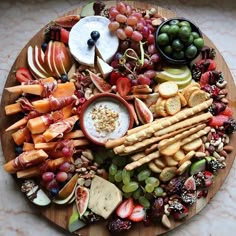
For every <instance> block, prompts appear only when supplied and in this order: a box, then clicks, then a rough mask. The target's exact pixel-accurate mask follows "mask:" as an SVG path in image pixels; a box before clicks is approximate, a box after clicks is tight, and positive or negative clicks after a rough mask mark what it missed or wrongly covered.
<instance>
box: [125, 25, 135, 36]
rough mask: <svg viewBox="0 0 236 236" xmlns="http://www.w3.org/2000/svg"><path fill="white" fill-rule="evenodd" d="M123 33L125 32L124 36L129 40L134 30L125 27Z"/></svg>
mask: <svg viewBox="0 0 236 236" xmlns="http://www.w3.org/2000/svg"><path fill="white" fill-rule="evenodd" d="M124 31H125V34H126V36H127V37H128V38H130V37H131V36H132V34H133V31H134V30H133V28H132V27H131V26H126V27H125V29H124Z"/></svg>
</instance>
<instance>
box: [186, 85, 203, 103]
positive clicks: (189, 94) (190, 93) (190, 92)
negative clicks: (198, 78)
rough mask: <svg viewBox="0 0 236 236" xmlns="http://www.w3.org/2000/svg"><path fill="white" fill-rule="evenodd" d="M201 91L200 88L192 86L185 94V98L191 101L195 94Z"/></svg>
mask: <svg viewBox="0 0 236 236" xmlns="http://www.w3.org/2000/svg"><path fill="white" fill-rule="evenodd" d="M199 90H200V88H198V87H195V86H192V87H190V88H188V89H187V90H186V92H185V94H184V97H185V99H186V101H188V100H189V97H190V96H191V95H192V94H193V92H195V91H199Z"/></svg>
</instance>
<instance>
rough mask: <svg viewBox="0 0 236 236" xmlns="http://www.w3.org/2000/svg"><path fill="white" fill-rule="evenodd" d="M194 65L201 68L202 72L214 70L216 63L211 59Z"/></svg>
mask: <svg viewBox="0 0 236 236" xmlns="http://www.w3.org/2000/svg"><path fill="white" fill-rule="evenodd" d="M196 65H197V66H202V68H203V72H205V71H210V70H215V69H216V63H215V61H213V60H212V59H202V60H200V61H198V62H197V63H196Z"/></svg>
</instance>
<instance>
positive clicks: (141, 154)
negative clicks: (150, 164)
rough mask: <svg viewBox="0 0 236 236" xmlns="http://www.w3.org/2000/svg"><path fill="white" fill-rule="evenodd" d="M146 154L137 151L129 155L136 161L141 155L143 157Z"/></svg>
mask: <svg viewBox="0 0 236 236" xmlns="http://www.w3.org/2000/svg"><path fill="white" fill-rule="evenodd" d="M145 156H146V154H145V153H144V152H138V153H136V154H134V155H133V156H131V157H130V158H131V159H132V160H133V161H137V160H139V159H141V158H143V157H145Z"/></svg>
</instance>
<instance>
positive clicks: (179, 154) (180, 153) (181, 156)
mask: <svg viewBox="0 0 236 236" xmlns="http://www.w3.org/2000/svg"><path fill="white" fill-rule="evenodd" d="M173 158H174V160H176V161H181V160H183V159H184V158H185V154H184V151H183V150H182V149H180V150H179V151H177V152H176V153H175V154H174V156H173Z"/></svg>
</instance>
